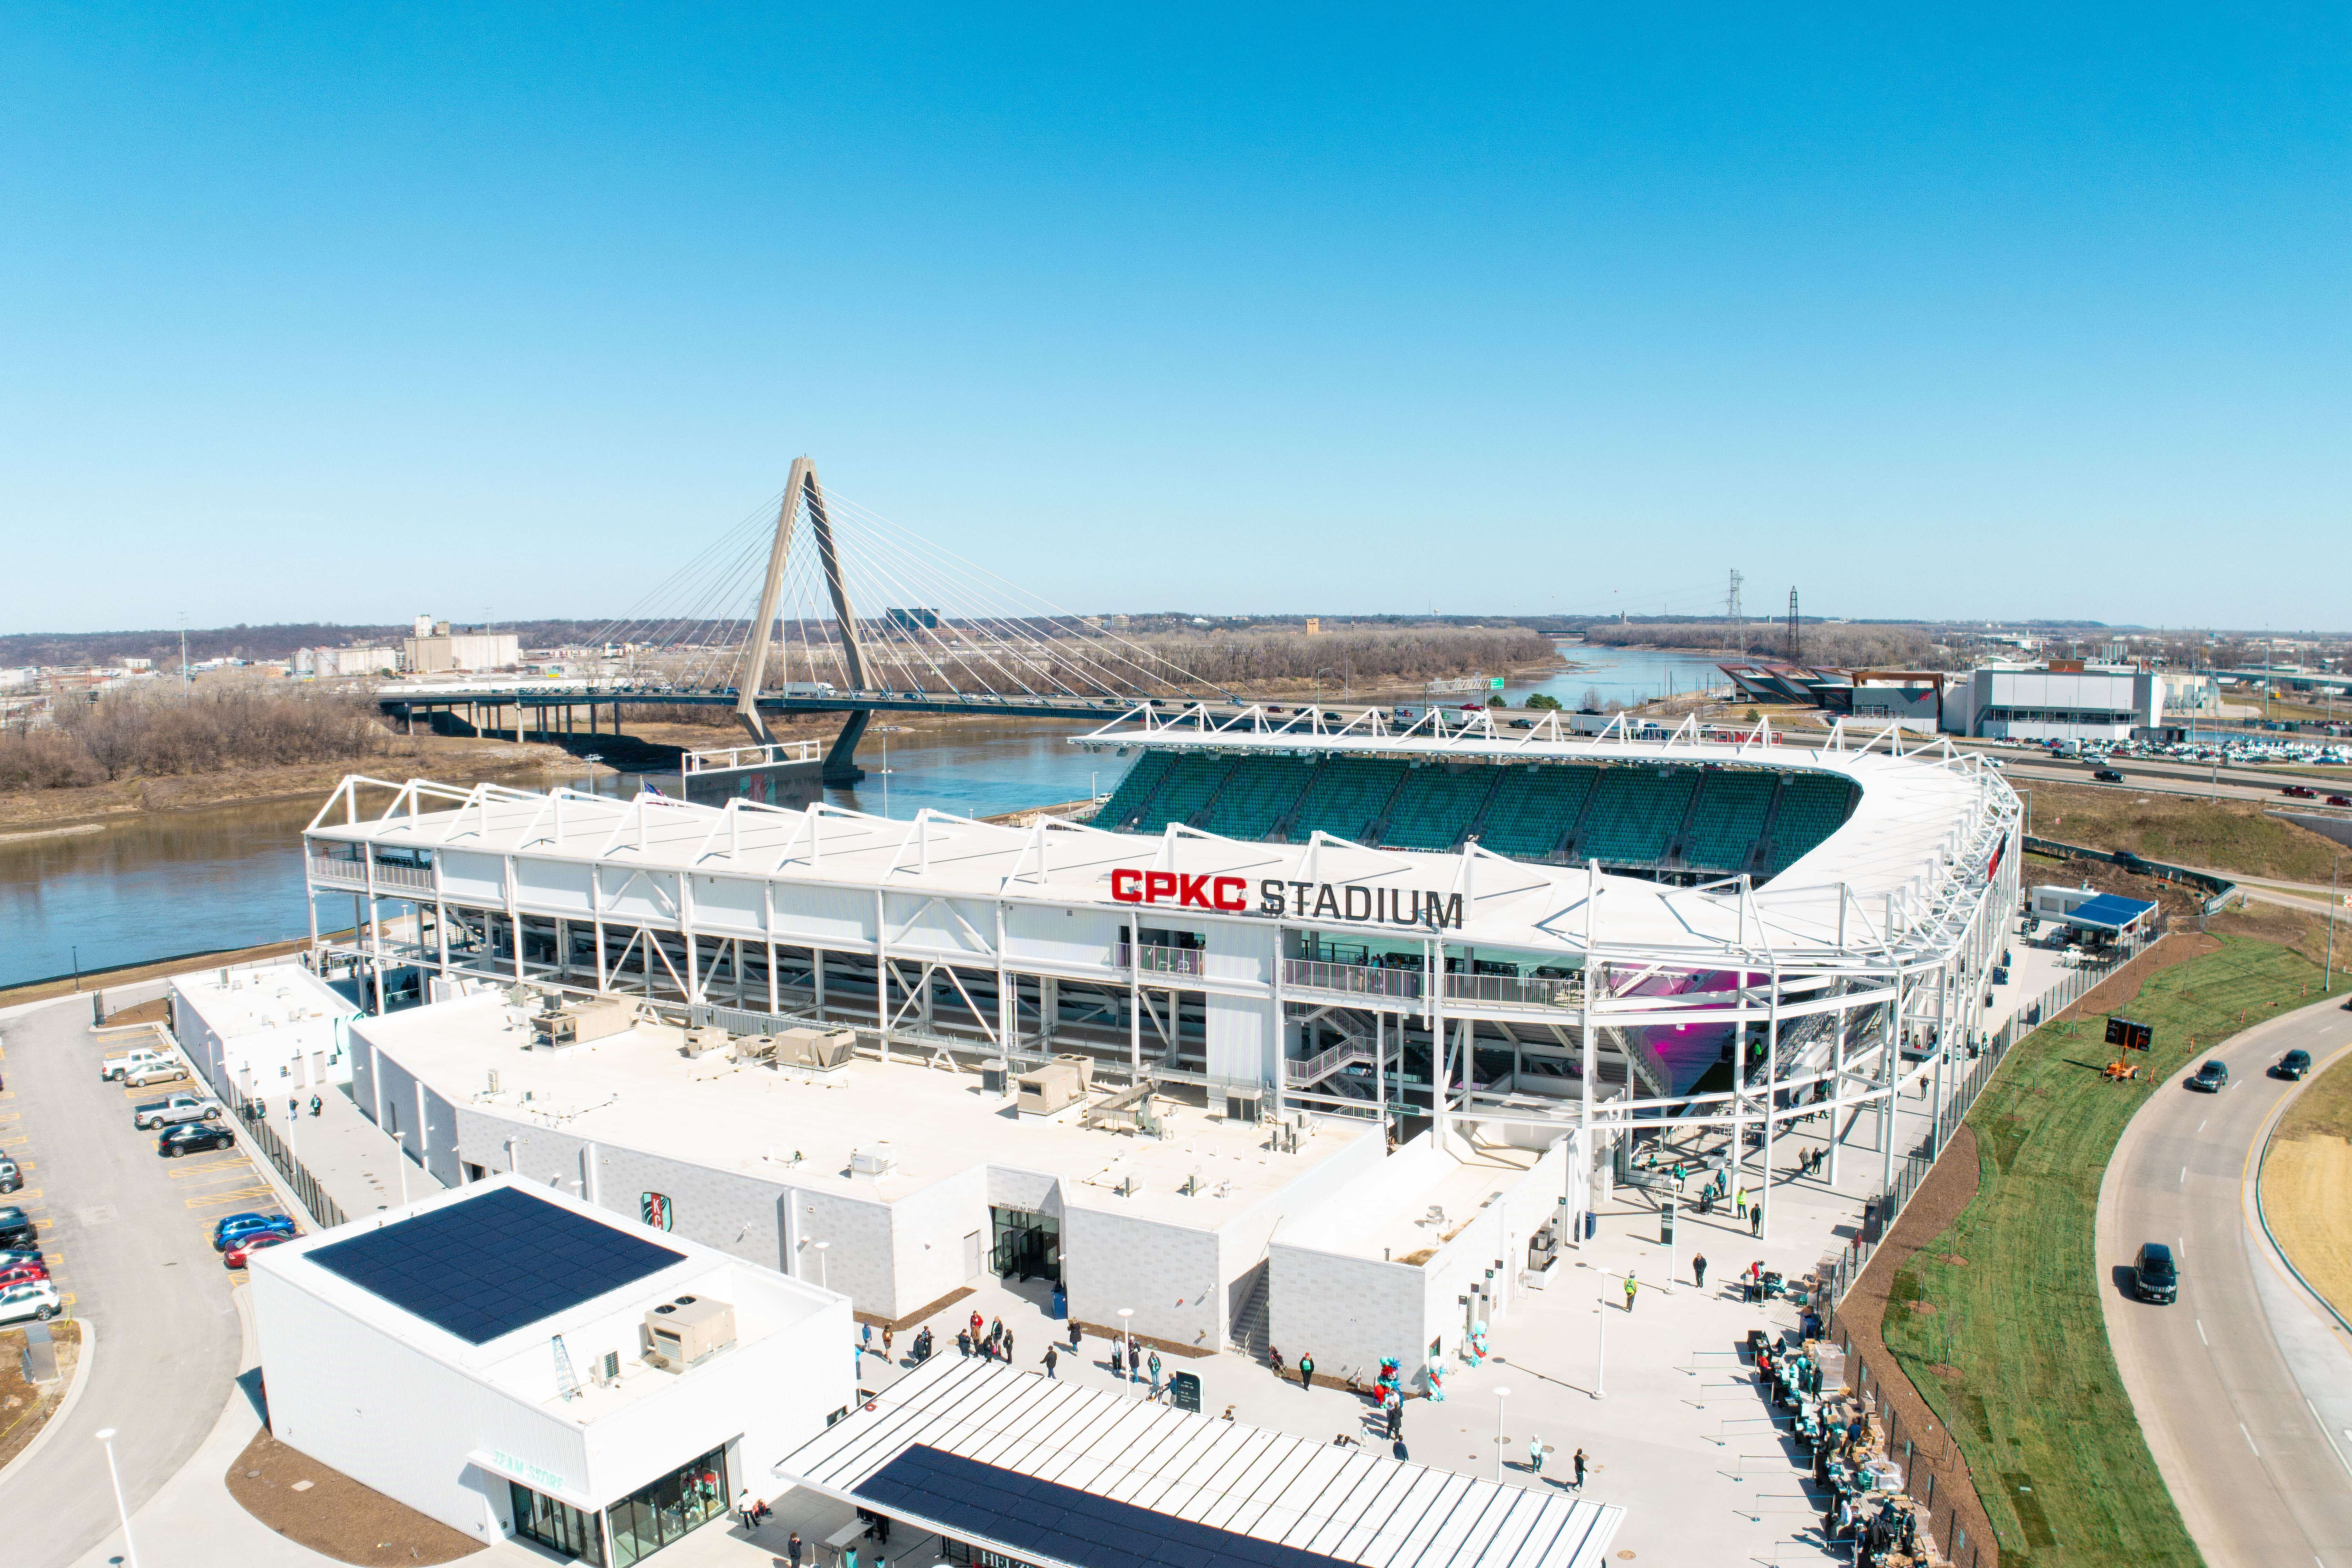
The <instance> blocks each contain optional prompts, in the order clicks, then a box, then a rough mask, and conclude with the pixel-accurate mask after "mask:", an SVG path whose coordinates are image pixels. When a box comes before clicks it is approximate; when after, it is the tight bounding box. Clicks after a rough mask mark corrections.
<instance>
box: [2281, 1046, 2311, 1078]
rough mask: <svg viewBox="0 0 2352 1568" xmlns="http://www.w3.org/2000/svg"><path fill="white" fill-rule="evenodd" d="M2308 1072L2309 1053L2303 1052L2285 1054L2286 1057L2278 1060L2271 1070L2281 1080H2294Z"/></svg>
mask: <svg viewBox="0 0 2352 1568" xmlns="http://www.w3.org/2000/svg"><path fill="white" fill-rule="evenodd" d="M2310 1070H2311V1053H2310V1052H2309V1051H2303V1050H2295V1051H2289V1052H2287V1054H2286V1055H2284V1056H2283V1057H2281V1058H2279V1061H2278V1066H2276V1067H2274V1068H2271V1071H2272V1072H2273V1073H2275V1074H2277V1075H2278V1076H2279V1077H2281V1078H2295V1079H2299V1078H2301V1077H2302V1076H2303V1075H2304V1074H2305V1073H2307V1072H2309V1071H2310Z"/></svg>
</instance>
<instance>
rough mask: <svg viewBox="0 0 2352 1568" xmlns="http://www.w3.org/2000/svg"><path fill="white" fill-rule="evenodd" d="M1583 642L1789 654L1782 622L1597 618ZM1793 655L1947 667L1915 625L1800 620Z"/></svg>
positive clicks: (1856, 665) (1847, 664) (1830, 661)
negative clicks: (1626, 622)
mask: <svg viewBox="0 0 2352 1568" xmlns="http://www.w3.org/2000/svg"><path fill="white" fill-rule="evenodd" d="M1584 640H1585V641H1587V642H1589V643H1600V644H1602V645H1605V646H1607V647H1634V646H1637V645H1638V646H1640V647H1687V648H1701V649H1705V650H1706V651H1708V652H1711V653H1713V652H1721V653H1732V654H1737V653H1741V652H1743V650H1744V652H1745V655H1746V657H1748V658H1766V659H1784V658H1789V657H1790V654H1789V626H1788V623H1787V622H1786V621H1743V622H1731V621H1689V622H1684V623H1681V624H1677V625H1673V626H1663V625H1658V624H1656V623H1653V624H1651V625H1648V626H1620V625H1617V624H1614V623H1611V622H1603V623H1601V624H1599V625H1596V626H1589V627H1587V628H1586V629H1585V633H1584ZM1796 657H1797V658H1798V659H1799V660H1800V661H1801V662H1803V663H1805V664H1823V665H1835V666H1837V667H1839V668H1847V669H1949V668H1953V663H1952V658H1951V655H1950V652H1949V650H1948V649H1941V648H1939V647H1938V646H1937V644H1936V643H1934V642H1933V641H1932V640H1930V639H1929V637H1928V636H1927V633H1926V632H1925V631H1922V630H1921V629H1920V628H1919V627H1917V626H1875V625H1872V626H1849V625H1831V624H1827V623H1822V622H1804V621H1800V622H1799V623H1798V626H1797V653H1796Z"/></svg>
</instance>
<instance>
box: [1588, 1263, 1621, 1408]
mask: <svg viewBox="0 0 2352 1568" xmlns="http://www.w3.org/2000/svg"><path fill="white" fill-rule="evenodd" d="M1615 1278H1616V1276H1615V1275H1613V1274H1612V1273H1610V1272H1609V1271H1608V1270H1607V1269H1605V1268H1604V1269H1602V1270H1601V1281H1602V1283H1601V1285H1600V1287H1599V1288H1598V1289H1595V1290H1594V1291H1593V1293H1592V1313H1593V1320H1594V1321H1595V1322H1597V1323H1598V1324H1599V1325H1600V1329H1599V1332H1598V1334H1597V1336H1596V1338H1595V1339H1594V1342H1593V1346H1592V1397H1593V1398H1595V1399H1606V1398H1608V1397H1609V1286H1608V1283H1607V1282H1608V1281H1609V1280H1611V1279H1615Z"/></svg>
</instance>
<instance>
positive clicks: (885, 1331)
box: [882, 1323, 894, 1361]
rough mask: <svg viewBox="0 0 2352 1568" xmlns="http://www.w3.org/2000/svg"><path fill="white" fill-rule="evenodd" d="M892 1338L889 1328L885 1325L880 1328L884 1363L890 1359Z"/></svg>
mask: <svg viewBox="0 0 2352 1568" xmlns="http://www.w3.org/2000/svg"><path fill="white" fill-rule="evenodd" d="M893 1337H894V1336H893V1334H892V1331H891V1329H890V1326H889V1325H888V1324H887V1323H885V1324H884V1325H883V1326H882V1359H883V1360H884V1361H888V1360H889V1359H890V1357H891V1354H892V1352H891V1349H890V1341H891V1339H892V1338H893Z"/></svg>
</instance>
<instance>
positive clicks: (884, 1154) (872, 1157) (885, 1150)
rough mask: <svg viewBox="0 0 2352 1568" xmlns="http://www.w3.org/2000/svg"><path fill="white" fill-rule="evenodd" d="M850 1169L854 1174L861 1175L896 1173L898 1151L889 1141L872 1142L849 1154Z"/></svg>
mask: <svg viewBox="0 0 2352 1568" xmlns="http://www.w3.org/2000/svg"><path fill="white" fill-rule="evenodd" d="M849 1169H850V1172H851V1173H852V1174H855V1175H860V1176H887V1175H891V1174H894V1173H896V1172H897V1171H898V1151H897V1150H896V1149H893V1148H891V1147H890V1145H889V1144H887V1143H872V1144H868V1145H867V1146H866V1147H865V1148H863V1149H854V1150H852V1151H850V1154H849Z"/></svg>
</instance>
